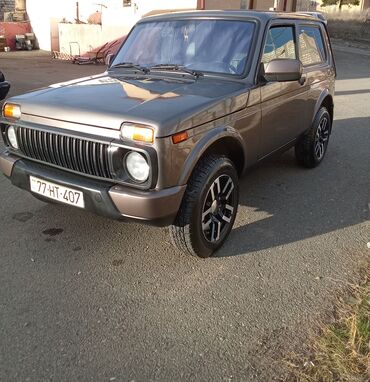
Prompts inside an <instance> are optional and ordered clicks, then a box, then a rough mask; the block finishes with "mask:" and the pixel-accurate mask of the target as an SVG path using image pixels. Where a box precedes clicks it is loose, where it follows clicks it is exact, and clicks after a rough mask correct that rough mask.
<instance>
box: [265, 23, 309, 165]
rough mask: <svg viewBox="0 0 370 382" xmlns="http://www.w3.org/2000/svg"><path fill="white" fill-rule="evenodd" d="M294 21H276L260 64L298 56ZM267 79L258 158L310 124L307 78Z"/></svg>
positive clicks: (276, 148)
mask: <svg viewBox="0 0 370 382" xmlns="http://www.w3.org/2000/svg"><path fill="white" fill-rule="evenodd" d="M296 36H297V34H296V24H295V22H294V21H290V22H283V23H282V22H281V21H280V23H276V22H275V23H273V24H271V25H270V26H269V28H268V30H267V34H266V38H265V43H264V49H263V53H262V57H261V64H263V65H266V64H267V63H268V62H270V61H271V60H273V59H286V58H290V59H298V57H299V56H298V48H297V42H296ZM302 80H303V81H291V82H290V81H286V82H267V83H265V84H262V86H261V87H260V91H261V114H262V121H261V128H262V134H261V141H260V150H259V151H260V152H259V159H261V158H263V157H265V156H267V155H269V154H271V153H272V152H274V151H275V150H278V149H279V148H281V147H283V146H285V145H286V144H288V143H289V142H291V141H292V140H294V139H295V138H296V137H297V136H299V135H300V134H301V133H302V132H303V131H305V130H306V129H307V128H308V127H309V122H308V120H307V112H306V101H307V94H308V86H307V83H306V82H305V81H304V78H302Z"/></svg>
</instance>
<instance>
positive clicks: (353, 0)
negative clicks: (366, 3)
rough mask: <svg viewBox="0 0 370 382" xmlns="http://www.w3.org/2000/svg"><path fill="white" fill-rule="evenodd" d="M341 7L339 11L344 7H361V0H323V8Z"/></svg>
mask: <svg viewBox="0 0 370 382" xmlns="http://www.w3.org/2000/svg"><path fill="white" fill-rule="evenodd" d="M337 4H338V5H339V10H340V11H341V10H342V6H343V5H349V6H351V5H360V0H322V4H321V6H322V7H326V6H327V5H337Z"/></svg>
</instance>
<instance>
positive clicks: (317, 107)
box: [311, 89, 334, 123]
mask: <svg viewBox="0 0 370 382" xmlns="http://www.w3.org/2000/svg"><path fill="white" fill-rule="evenodd" d="M327 96H329V97H330V98H331V104H332V106H334V104H333V96H332V95H331V94H330V92H329V90H328V89H324V90H323V91H322V92H321V94H320V97H319V98H318V99H317V101H316V104H315V108H314V112H313V116H312V119H311V123H312V122H313V121H314V119H315V117H316V114H317V112H318V111H319V109H320V106H321V104H322V103H323V101H324V99H325V98H326V97H327ZM330 112H331V111H330V110H329V113H330ZM331 122H332V123H333V121H331Z"/></svg>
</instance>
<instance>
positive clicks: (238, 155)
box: [0, 11, 335, 257]
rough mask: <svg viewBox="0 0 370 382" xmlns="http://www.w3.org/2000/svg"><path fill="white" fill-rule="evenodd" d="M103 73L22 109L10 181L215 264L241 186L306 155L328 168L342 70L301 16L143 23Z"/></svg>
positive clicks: (15, 126)
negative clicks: (279, 158) (251, 173)
mask: <svg viewBox="0 0 370 382" xmlns="http://www.w3.org/2000/svg"><path fill="white" fill-rule="evenodd" d="M109 61H110V62H109V67H108V69H107V71H106V72H105V73H103V74H101V75H97V76H93V77H87V78H83V79H78V80H75V81H70V82H66V83H61V84H56V85H52V86H50V87H48V88H44V89H41V90H37V91H34V92H31V93H28V94H25V95H21V96H17V97H13V98H11V99H9V100H8V101H7V103H5V105H4V107H3V118H2V119H1V132H2V135H3V139H4V142H5V144H6V146H7V148H6V151H5V152H4V153H2V154H1V156H0V168H1V170H2V171H3V173H4V174H5V175H6V176H8V177H9V178H10V179H11V181H12V183H13V184H14V185H16V186H18V187H20V188H23V189H26V190H28V191H31V192H32V193H33V195H34V196H36V197H38V198H41V199H43V200H45V201H56V202H59V203H65V204H69V205H73V206H76V207H80V208H85V209H88V210H91V211H94V212H96V213H98V214H101V215H105V216H109V217H111V218H116V219H123V220H125V219H136V220H139V221H142V222H149V223H152V224H157V225H169V226H170V236H171V238H172V242H173V243H174V245H175V246H176V247H177V248H179V249H180V250H182V251H184V252H187V253H190V254H194V255H197V256H201V257H207V256H210V255H211V254H212V253H213V252H214V251H215V250H217V249H218V248H219V247H220V246H221V245H222V243H223V242H224V241H225V239H226V238H227V236H228V234H229V233H230V231H231V228H232V226H233V223H234V220H235V216H236V213H237V208H238V196H239V187H238V177H239V176H240V175H241V174H243V172H244V171H245V169H246V168H247V167H250V166H252V165H254V164H256V163H257V162H259V161H261V160H262V159H264V158H266V157H268V156H270V155H271V154H273V153H275V152H278V151H283V150H286V149H289V148H290V147H292V146H295V152H296V156H297V160H298V162H299V163H301V164H302V165H304V166H305V167H315V166H317V165H318V164H319V163H320V162H321V161H322V160H323V158H324V156H325V152H326V150H327V146H328V140H329V136H330V133H331V127H332V121H333V93H334V79H335V65H334V59H333V53H332V50H331V47H330V42H329V38H328V34H327V30H326V26H325V23H324V22H322V21H320V20H318V19H316V18H314V17H312V16H305V15H298V14H289V13H275V12H252V11H210V12H206V11H205V12H187V13H175V14H167V15H159V16H154V17H148V18H145V19H143V20H141V21H140V22H138V23H137V24H136V26H135V27H134V28H133V29H132V31H131V33H130V34H129V36H128V37H127V39H126V41H125V42H124V43H123V45H122V47H121V48H120V50H119V52H118V53H117V54H116V55H115V56H114V57H111V59H110V60H109Z"/></svg>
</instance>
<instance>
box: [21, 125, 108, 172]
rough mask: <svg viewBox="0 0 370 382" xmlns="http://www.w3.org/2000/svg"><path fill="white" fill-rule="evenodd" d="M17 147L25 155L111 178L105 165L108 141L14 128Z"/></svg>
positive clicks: (106, 162)
mask: <svg viewBox="0 0 370 382" xmlns="http://www.w3.org/2000/svg"><path fill="white" fill-rule="evenodd" d="M17 138H18V144H19V149H20V151H21V152H22V153H23V154H24V155H25V156H27V157H30V158H33V159H37V160H40V161H43V162H47V163H52V164H54V165H56V166H60V167H64V168H67V169H70V170H74V171H78V172H82V173H85V174H89V175H93V176H98V177H101V178H108V179H112V175H111V171H110V169H109V161H108V148H109V144H105V143H101V142H94V141H89V140H85V139H80V138H74V137H69V136H67V135H60V134H55V133H49V132H47V131H42V130H34V129H28V128H25V127H20V126H19V127H18V128H17Z"/></svg>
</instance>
